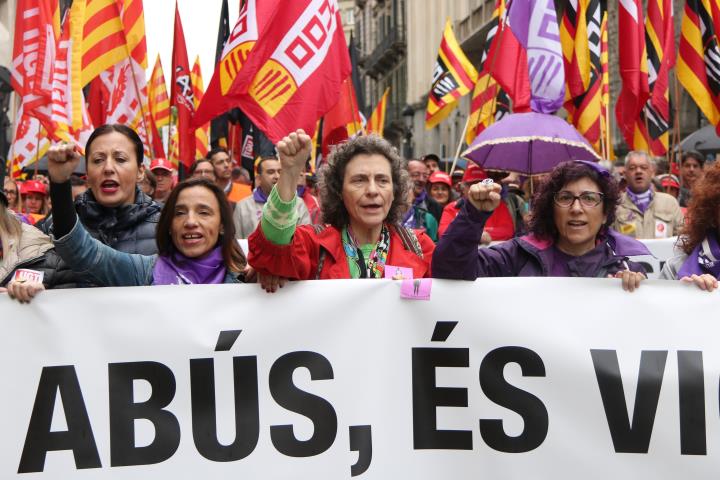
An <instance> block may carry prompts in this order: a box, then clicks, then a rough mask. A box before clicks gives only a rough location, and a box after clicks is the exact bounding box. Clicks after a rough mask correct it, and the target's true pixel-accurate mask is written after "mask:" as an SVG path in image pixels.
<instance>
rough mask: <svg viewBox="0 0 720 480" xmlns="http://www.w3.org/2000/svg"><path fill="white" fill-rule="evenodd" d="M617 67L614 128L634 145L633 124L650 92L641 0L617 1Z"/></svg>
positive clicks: (629, 143)
mask: <svg viewBox="0 0 720 480" xmlns="http://www.w3.org/2000/svg"><path fill="white" fill-rule="evenodd" d="M618 44H619V45H622V48H620V49H619V54H620V55H619V57H620V59H619V62H618V63H619V69H620V78H621V79H622V89H621V90H620V95H619V96H618V100H617V104H616V105H615V117H616V118H617V122H618V128H619V129H620V131H621V132H622V134H623V137H624V138H625V142H626V143H627V144H628V146H629V147H630V148H631V149H634V148H635V124H636V121H637V119H638V117H639V116H640V114H641V112H642V109H643V107H644V106H645V102H647V100H648V98H649V96H650V87H649V85H648V67H647V51H646V47H645V25H644V22H643V10H642V1H641V0H620V2H619V4H618Z"/></svg>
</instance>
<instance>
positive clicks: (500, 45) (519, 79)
mask: <svg viewBox="0 0 720 480" xmlns="http://www.w3.org/2000/svg"><path fill="white" fill-rule="evenodd" d="M495 38H496V40H495V41H494V42H492V45H490V51H489V52H488V58H491V59H493V61H491V65H490V68H489V70H490V74H491V75H492V76H493V78H494V79H495V80H496V81H497V82H498V83H499V84H500V86H501V87H502V89H503V90H504V91H505V92H506V93H507V94H508V96H509V97H510V99H511V100H512V109H513V112H515V113H520V112H529V111H530V97H531V89H530V74H529V72H528V59H527V51H526V50H525V48H524V47H523V46H522V45H521V44H520V41H519V40H518V39H517V37H516V36H515V34H514V33H513V31H512V28H510V27H509V25H508V24H507V23H503V24H501V25H500V26H499V27H498V33H497V34H496V37H495Z"/></svg>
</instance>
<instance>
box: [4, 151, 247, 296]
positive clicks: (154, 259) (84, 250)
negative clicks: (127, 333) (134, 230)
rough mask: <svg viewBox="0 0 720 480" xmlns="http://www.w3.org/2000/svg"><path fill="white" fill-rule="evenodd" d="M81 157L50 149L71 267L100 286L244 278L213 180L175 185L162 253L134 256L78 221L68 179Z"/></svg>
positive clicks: (59, 225) (61, 248) (60, 244)
mask: <svg viewBox="0 0 720 480" xmlns="http://www.w3.org/2000/svg"><path fill="white" fill-rule="evenodd" d="M79 160H80V158H79V156H78V155H77V154H76V153H74V152H73V150H72V147H71V146H69V145H61V146H54V147H51V149H50V151H49V152H48V164H49V165H48V169H49V173H50V178H51V180H52V183H51V188H50V194H51V196H52V200H53V205H54V206H55V207H54V208H55V240H54V243H55V249H56V251H57V253H58V254H59V255H60V256H61V257H62V259H63V260H64V261H65V262H66V263H67V264H68V265H69V266H70V268H71V269H72V270H73V271H75V272H78V273H81V274H83V275H86V276H88V277H89V279H90V281H92V282H94V283H95V284H97V285H100V286H135V285H174V284H214V283H236V282H240V281H242V280H243V276H244V274H243V271H244V270H245V267H246V263H247V262H246V261H245V256H244V254H243V253H242V250H241V249H240V246H239V245H238V243H237V242H236V241H235V232H234V226H233V222H232V213H231V211H230V205H229V204H228V202H227V199H226V198H225V194H224V192H223V191H222V190H220V188H218V187H217V186H216V185H215V184H214V183H212V182H210V181H209V180H207V179H204V178H191V179H188V180H186V181H184V182H181V183H180V184H179V185H177V186H176V187H175V189H173V191H172V193H171V194H170V197H169V198H168V201H167V203H166V204H165V207H164V208H163V211H162V215H161V216H160V221H159V222H158V230H157V245H158V251H159V254H158V255H139V254H130V253H125V252H119V251H117V250H114V249H112V248H110V247H108V246H107V245H104V244H102V243H101V242H99V241H98V240H95V239H94V238H92V236H90V235H89V234H88V232H87V231H86V230H85V228H84V227H83V225H82V224H81V223H80V222H79V221H78V218H77V215H76V214H75V212H74V211H73V208H72V200H71V194H70V182H69V178H70V173H71V172H72V169H73V168H74V166H75V165H76V164H77V162H79ZM25 288H31V286H27V287H25ZM10 293H11V294H13V293H14V292H13V291H12V290H10Z"/></svg>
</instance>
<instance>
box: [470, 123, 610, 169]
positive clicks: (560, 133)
mask: <svg viewBox="0 0 720 480" xmlns="http://www.w3.org/2000/svg"><path fill="white" fill-rule="evenodd" d="M462 156H463V157H465V158H467V159H469V160H472V161H473V162H475V163H477V164H478V165H480V166H481V167H483V168H484V169H486V170H505V171H508V172H517V173H521V174H524V175H538V174H541V173H547V172H549V171H550V170H552V169H553V167H555V165H557V164H558V163H560V162H564V161H565V160H589V161H592V162H597V161H598V160H600V156H599V155H598V154H597V153H595V150H593V148H592V146H590V144H589V143H588V141H587V140H585V137H583V136H582V135H580V132H578V131H577V130H575V128H574V127H573V126H572V125H570V124H569V123H567V122H566V121H565V120H563V119H562V118H560V117H556V116H555V115H547V114H543V113H535V112H530V113H514V114H512V115H507V116H505V117H504V118H503V119H502V120H500V121H499V122H497V123H495V124H493V125H490V126H489V127H488V128H486V129H485V130H483V132H482V133H481V134H480V135H478V136H477V138H476V139H475V140H474V141H473V143H472V145H470V147H468V149H467V150H465V151H464V152H463V154H462Z"/></svg>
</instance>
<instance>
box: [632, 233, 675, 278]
mask: <svg viewBox="0 0 720 480" xmlns="http://www.w3.org/2000/svg"><path fill="white" fill-rule="evenodd" d="M677 240H678V237H670V238H658V239H654V238H653V239H647V240H640V241H641V242H643V243H644V244H645V245H646V246H647V247H648V250H650V253H652V255H643V256H639V257H633V258H632V260H633V261H635V262H638V263H641V264H642V266H643V267H645V272H646V273H647V275H648V278H659V276H660V271H661V270H662V268H663V265H665V262H666V261H668V260H669V259H671V258H672V257H674V256H675V254H676V252H675V251H674V248H675V244H676V243H677Z"/></svg>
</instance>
